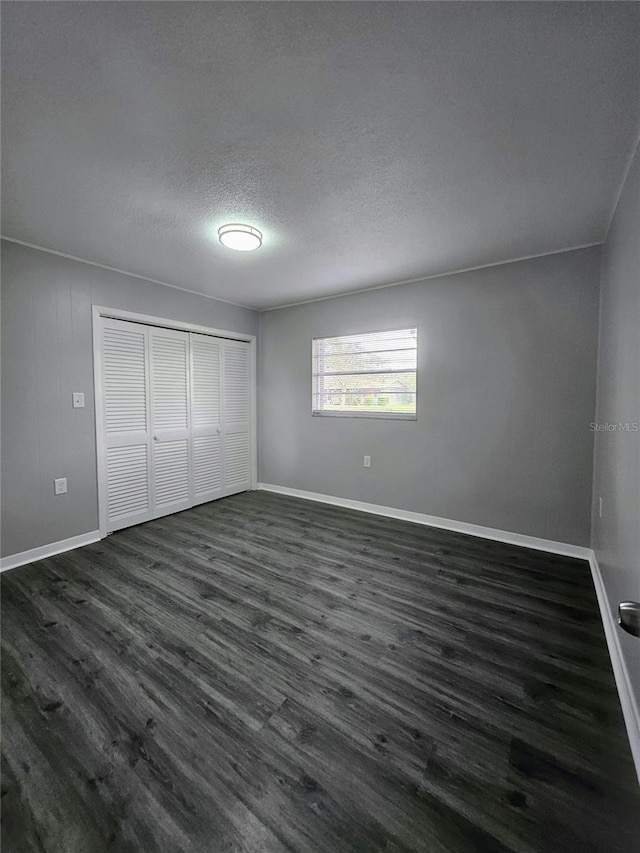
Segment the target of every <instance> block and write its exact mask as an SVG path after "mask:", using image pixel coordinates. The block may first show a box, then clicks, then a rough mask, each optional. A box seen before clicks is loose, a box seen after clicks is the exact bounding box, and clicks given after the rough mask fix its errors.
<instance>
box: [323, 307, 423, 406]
mask: <svg viewBox="0 0 640 853" xmlns="http://www.w3.org/2000/svg"><path fill="white" fill-rule="evenodd" d="M404 329H415V330H416V369H415V374H416V390H415V400H416V410H415V412H413V413H410V412H367V411H362V412H354V411H352V412H344V411H342V412H329V411H326V410H321V409H315V408H314V403H315V402H316V393H317V392H316V385H315V382H316V379H315V375H314V372H313V362H314V356H315V351H316V345H317V342H318V341H323V340H326V339H327V338H350V337H353V336H355V335H376V334H383V333H386V332H399V331H402V330H404ZM419 338H420V328H419V325H418V323H411V324H408V325H402V326H400V325H398V326H390V327H388V328H385V329H370V330H368V331H366V332H342V333H340V334H333V335H314V337H313V338H312V339H311V417H313V418H369V419H370V418H376V419H379V420H393V421H417V420H418V372H419V371H418V365H419ZM381 351H382V352H384V350H381ZM387 372H388V373H412V372H413V371H407V370H390V371H387Z"/></svg>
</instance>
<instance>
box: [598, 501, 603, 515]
mask: <svg viewBox="0 0 640 853" xmlns="http://www.w3.org/2000/svg"><path fill="white" fill-rule="evenodd" d="M598 513H599V515H600V518H602V496H599V497H598Z"/></svg>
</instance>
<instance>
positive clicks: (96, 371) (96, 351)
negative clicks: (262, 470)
mask: <svg viewBox="0 0 640 853" xmlns="http://www.w3.org/2000/svg"><path fill="white" fill-rule="evenodd" d="M92 315H93V385H94V405H95V423H96V468H97V476H98V518H99V524H100V538H101V539H104V537H105V536H107V530H108V525H107V473H106V447H105V441H104V390H103V383H102V362H103V359H102V334H101V326H102V324H101V322H100V319H101V318H103V317H108V318H110V319H112V320H128V321H129V322H133V323H143V324H144V325H145V326H159V327H161V328H165V329H174V330H176V331H179V332H197V333H198V334H202V335H212V336H213V337H216V338H228V339H229V340H234V341H245V342H246V343H248V344H249V398H250V400H249V409H250V411H249V417H250V433H249V436H250V438H249V440H250V472H251V473H250V479H251V489H256V488H257V472H258V464H257V463H258V438H257V424H256V413H257V367H256V337H255V335H246V334H242V333H241V332H231V331H229V330H227V329H214V328H211V327H209V326H199V325H197V324H196V323H185V322H182V321H180V320H172V319H171V318H167V317H155V316H152V315H149V314H138V313H136V312H133V311H121V310H120V309H117V308H107V307H105V306H102V305H93V306H92Z"/></svg>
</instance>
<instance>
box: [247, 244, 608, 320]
mask: <svg viewBox="0 0 640 853" xmlns="http://www.w3.org/2000/svg"><path fill="white" fill-rule="evenodd" d="M603 243H604V239H602V240H597V241H596V242H595V243H581V244H580V245H579V246H566V247H565V248H564V249H551V251H550V252H538V253H537V254H535V255H522V256H521V257H519V258H506V259H505V260H504V261H493V262H492V263H490V264H480V265H479V266H477V267H463V268H462V269H458V270H445V271H444V272H438V273H433V274H432V275H421V276H418V277H417V278H405V279H402V280H401V281H390V282H387V283H386V284H374V285H372V286H371V287H360V288H358V289H356V290H345V291H343V292H341V293H333V294H331V295H330V296H316V297H315V299H301V300H299V301H298V302H286V303H284V304H283V305H272V306H270V307H269V308H256V309H254V310H256V311H259V312H260V313H261V314H265V313H267V312H268V311H279V310H280V309H281V308H295V306H296V305H309V304H310V303H312V302H326V301H327V299H342V297H343V296H356V295H357V294H358V293H369V292H370V291H372V290H384V289H385V288H387V287H400V286H401V285H403V284H418V283H419V282H421V281H431V279H434V278H447V276H450V275H461V274H462V273H465V272H477V271H478V270H487V269H491V267H501V266H504V265H505V264H517V263H519V262H520V261H534V260H535V259H536V258H548V257H549V255H562V254H563V253H564V252H578V251H580V249H593V248H594V247H595V246H602V245H603Z"/></svg>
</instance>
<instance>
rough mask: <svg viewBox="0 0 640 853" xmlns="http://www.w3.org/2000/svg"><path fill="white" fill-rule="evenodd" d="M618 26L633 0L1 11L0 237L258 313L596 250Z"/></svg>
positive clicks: (611, 164) (608, 166)
mask: <svg viewBox="0 0 640 853" xmlns="http://www.w3.org/2000/svg"><path fill="white" fill-rule="evenodd" d="M639 37H640V4H636V3H608V2H604V3H584V4H583V3H517V2H516V3H396V2H390V3H366V2H360V3H342V2H333V3H331V2H325V3H305V2H302V3H296V2H288V3H189V2H163V3H154V2H124V3H119V2H106V3H102V2H93V3H58V2H47V3H31V2H26V3H20V2H14V3H3V4H2V65H3V128H4V132H3V135H4V140H3V141H4V146H3V178H4V187H3V229H2V230H3V234H5V235H7V236H9V237H13V238H15V239H19V240H23V241H25V242H29V243H33V244H36V245H39V246H43V247H47V248H51V249H55V250H58V251H60V252H64V253H68V254H71V255H76V256H79V257H81V258H85V259H87V260H90V261H94V262H97V263H100V264H105V265H109V266H113V267H118V268H120V269H125V270H128V271H130V272H133V273H137V274H138V275H142V276H147V277H150V278H153V279H159V280H161V281H166V282H168V283H171V284H175V285H179V286H182V287H184V288H188V289H191V290H195V291H198V292H202V293H206V294H210V295H213V296H219V297H221V298H223V299H227V300H230V301H232V302H237V303H240V304H245V305H250V306H252V307H257V308H264V307H269V306H273V305H278V304H284V303H289V302H296V301H300V300H305V299H311V298H315V297H320V296H326V295H330V294H335V293H340V292H344V291H350V290H356V289H358V288H366V287H371V286H375V285H380V284H384V283H388V282H394V281H399V280H404V279H411V278H416V277H420V276H423V275H424V276H426V275H433V274H436V273H440V272H444V271H450V270H453V269H461V268H466V267H473V266H478V265H483V264H490V263H494V262H498V261H502V260H506V259H510V258H518V257H523V256H527V255H533V254H539V253H544V252H550V251H554V250H559V249H562V248H566V247H571V246H577V245H581V244H586V243H592V242H596V241H600V240H602V239H603V238H604V236H605V232H606V228H607V224H608V219H609V215H610V213H611V209H612V205H613V203H614V201H615V197H616V193H617V190H618V188H619V185H620V180H621V178H622V174H623V171H624V167H625V163H626V161H627V159H628V157H629V155H630V152H631V149H632V146H633V143H634V136H635V134H636V133H637V126H638V125H637V120H638V113H639V109H638V107H639V92H640V88H639V85H640V51H639V50H638V44H639ZM238 220H239V221H245V222H248V223H250V224H253V225H256V226H257V227H259V228H261V229H262V230H263V231H264V235H265V241H264V245H263V247H262V249H260V250H259V251H257V252H255V253H253V254H241V253H233V252H230V251H229V250H228V249H224V248H223V247H222V246H221V245H220V244H219V243H218V241H217V239H216V237H215V232H216V229H217V227H218V226H219V225H221V224H222V223H224V222H229V221H238ZM132 286H135V285H132Z"/></svg>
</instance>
